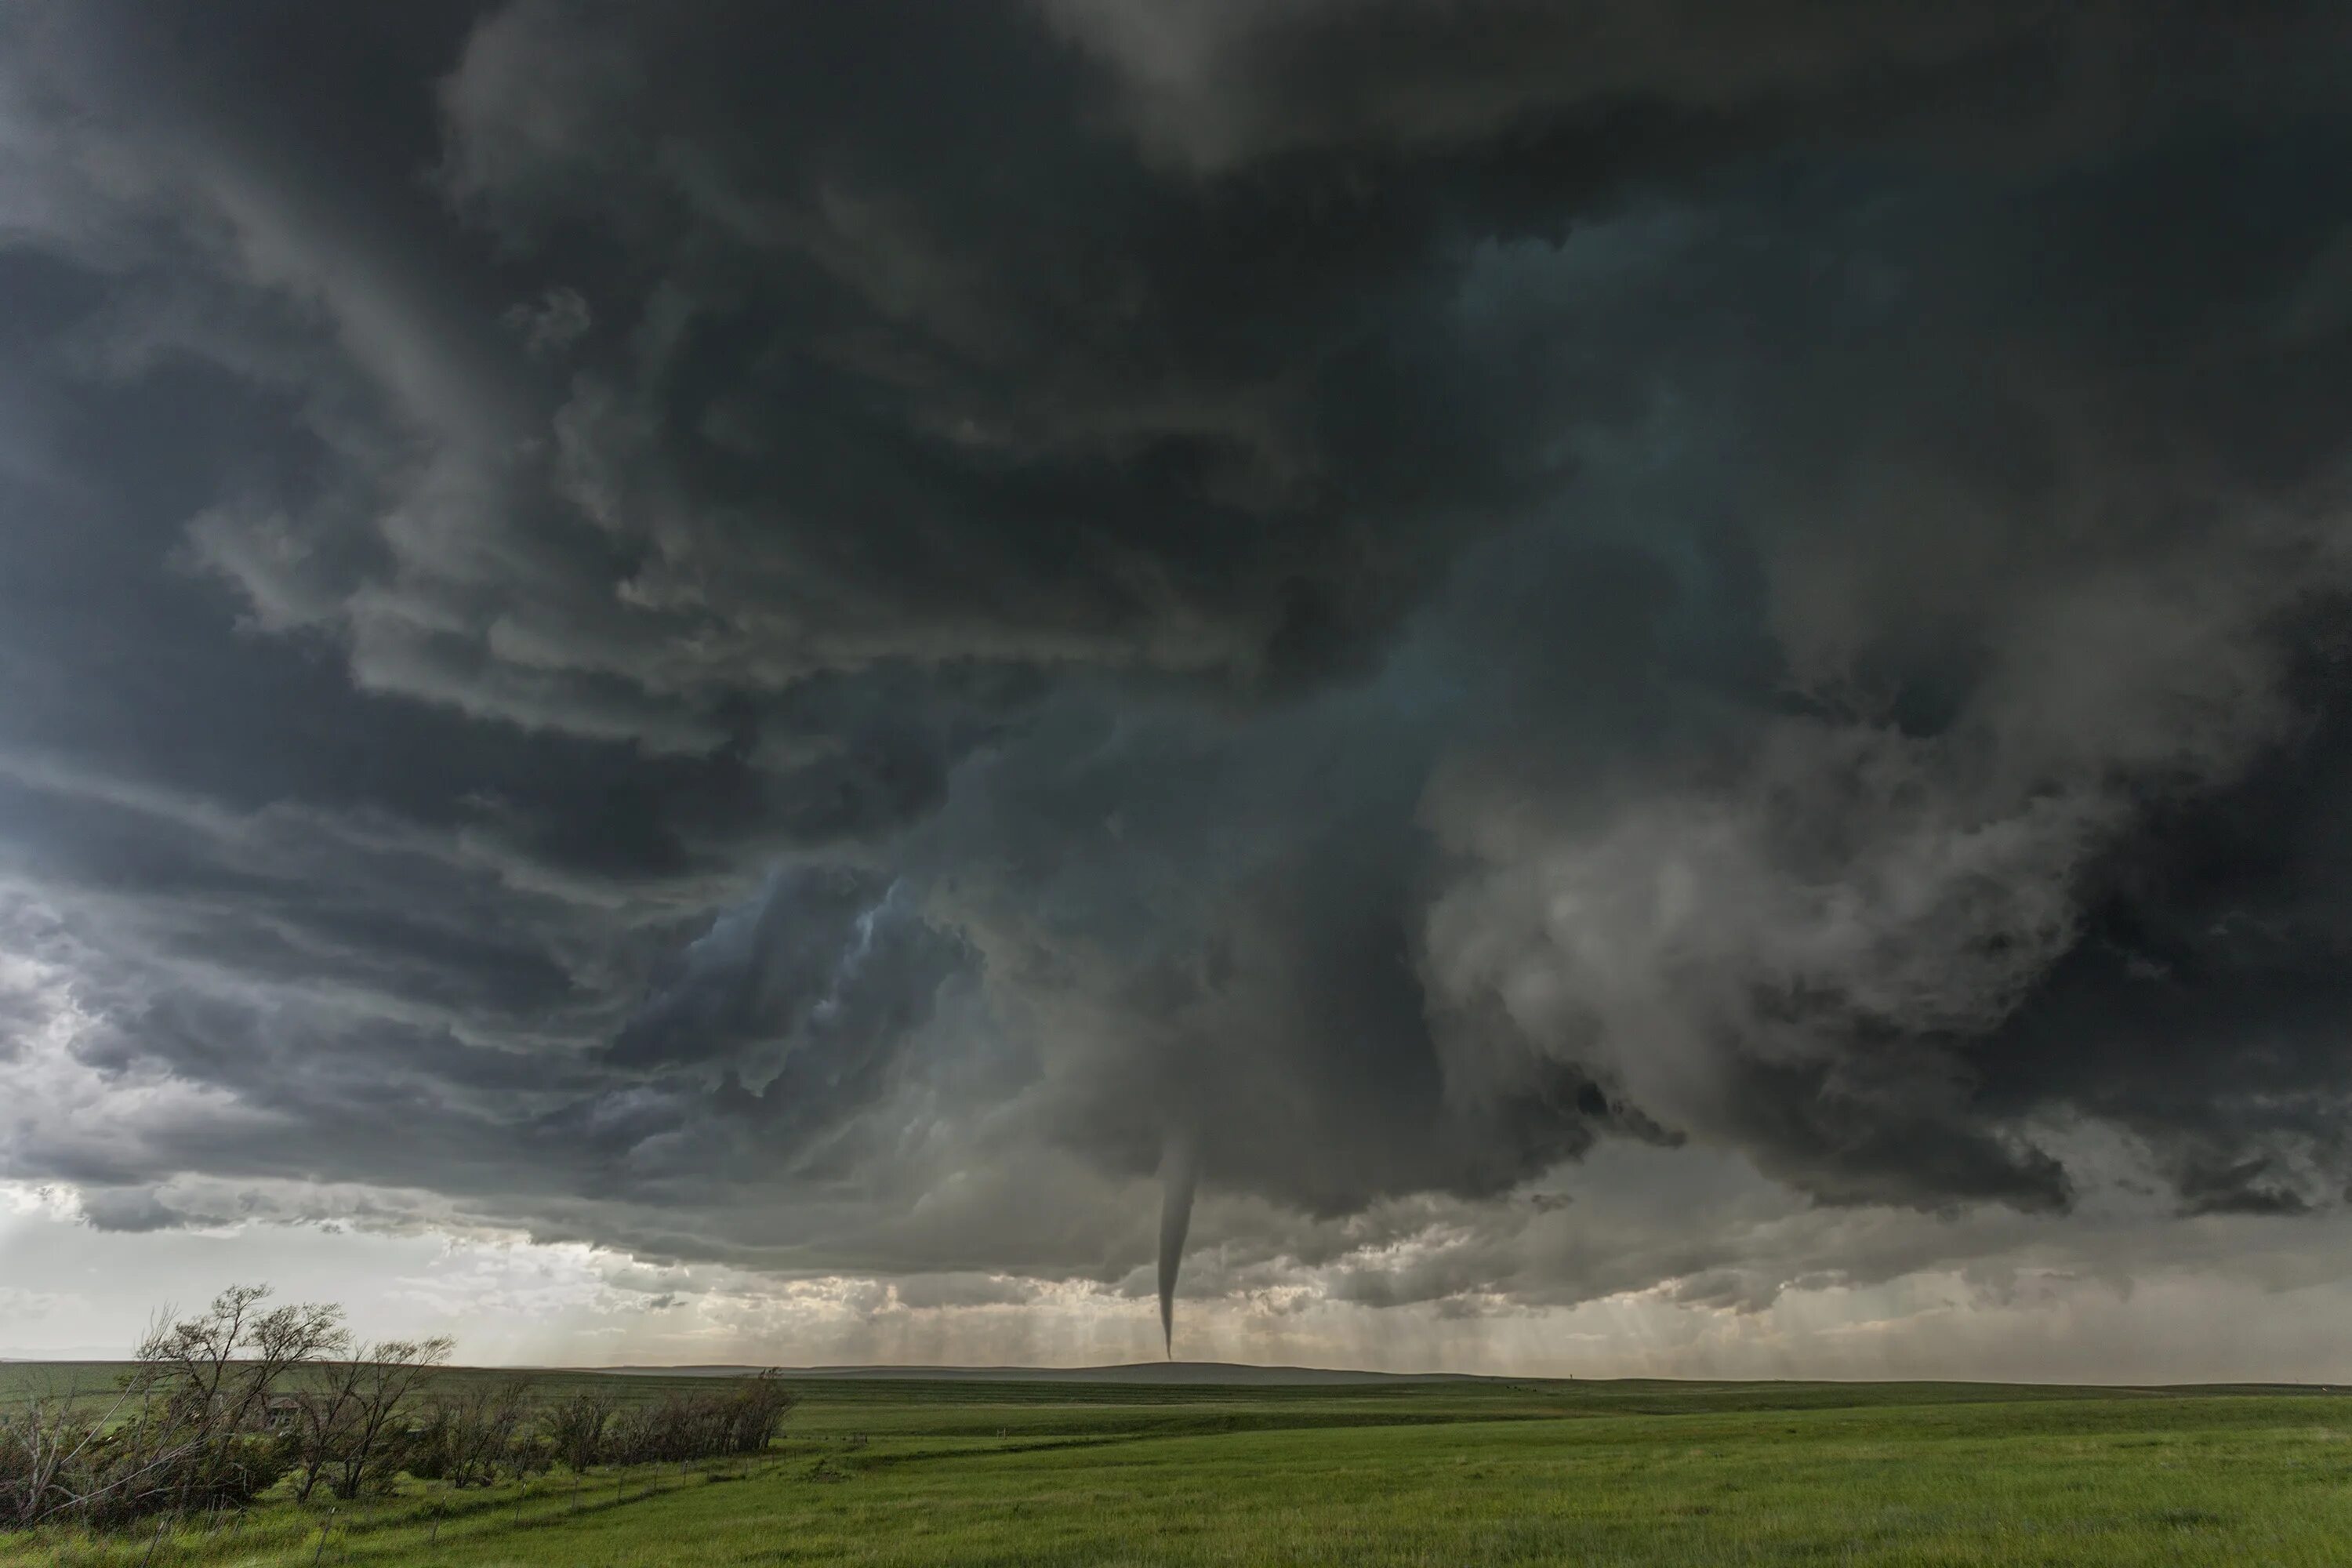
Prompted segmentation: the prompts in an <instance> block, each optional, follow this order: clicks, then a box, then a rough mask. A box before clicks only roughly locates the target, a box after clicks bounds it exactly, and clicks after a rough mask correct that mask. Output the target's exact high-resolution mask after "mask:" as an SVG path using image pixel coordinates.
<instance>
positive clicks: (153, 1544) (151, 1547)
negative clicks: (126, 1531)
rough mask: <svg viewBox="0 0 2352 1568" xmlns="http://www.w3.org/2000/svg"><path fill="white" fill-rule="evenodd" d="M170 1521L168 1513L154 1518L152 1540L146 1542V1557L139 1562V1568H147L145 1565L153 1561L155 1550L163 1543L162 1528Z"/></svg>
mask: <svg viewBox="0 0 2352 1568" xmlns="http://www.w3.org/2000/svg"><path fill="white" fill-rule="evenodd" d="M171 1521H172V1516H171V1515H170V1514H168V1513H166V1514H160V1515H158V1516H157V1517H156V1520H155V1536H154V1539H153V1540H152V1541H150V1542H147V1555H146V1556H144V1557H142V1558H141V1559H140V1560H139V1568H147V1564H149V1563H152V1562H153V1561H155V1548H157V1547H158V1546H161V1545H162V1544H163V1527H164V1526H165V1525H167V1524H169V1523H170V1522H171Z"/></svg>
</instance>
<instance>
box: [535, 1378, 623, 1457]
mask: <svg viewBox="0 0 2352 1568" xmlns="http://www.w3.org/2000/svg"><path fill="white" fill-rule="evenodd" d="M618 1408H619V1401H617V1400H615V1399H614V1397H613V1395H612V1394H608V1393H606V1392H605V1391H604V1390H603V1389H601V1388H583V1389H582V1390H580V1391H579V1392H578V1393H576V1394H573V1395H572V1397H571V1398H569V1399H567V1400H564V1401H563V1402H562V1404H560V1405H554V1406H552V1407H551V1408H550V1409H549V1411H548V1413H547V1439H548V1446H549V1447H551V1448H552V1449H553V1450H554V1452H555V1457H556V1458H559V1459H561V1460H562V1461H563V1462H564V1463H565V1464H566V1465H569V1466H570V1467H571V1468H572V1471H573V1473H574V1474H577V1473H578V1472H580V1471H582V1470H584V1469H586V1468H588V1467H589V1466H591V1465H593V1464H594V1463H596V1462H597V1461H598V1460H599V1459H601V1458H604V1450H605V1447H606V1436H607V1433H608V1432H609V1430H610V1428H611V1426H612V1424H613V1412H614V1410H616V1409H618Z"/></svg>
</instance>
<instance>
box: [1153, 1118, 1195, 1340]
mask: <svg viewBox="0 0 2352 1568" xmlns="http://www.w3.org/2000/svg"><path fill="white" fill-rule="evenodd" d="M1200 1175H1201V1167H1200V1162H1199V1160H1198V1159H1197V1157H1196V1151H1195V1149H1194V1147H1193V1143H1192V1137H1191V1136H1190V1135H1189V1134H1187V1133H1181V1132H1171V1133H1170V1134H1169V1136H1168V1142H1167V1143H1166V1144H1165V1145H1164V1146H1162V1148H1161V1150H1160V1339H1161V1341H1162V1342H1164V1345H1165V1348H1166V1350H1167V1352H1168V1359H1169V1360H1170V1361H1174V1360H1175V1359H1176V1269H1177V1267H1178V1265H1180V1264H1181V1263H1182V1262H1183V1261H1184V1234H1185V1232H1187V1231H1189V1230H1191V1229H1192V1188H1193V1186H1194V1185H1195V1184H1197V1183H1198V1182H1199V1180H1200Z"/></svg>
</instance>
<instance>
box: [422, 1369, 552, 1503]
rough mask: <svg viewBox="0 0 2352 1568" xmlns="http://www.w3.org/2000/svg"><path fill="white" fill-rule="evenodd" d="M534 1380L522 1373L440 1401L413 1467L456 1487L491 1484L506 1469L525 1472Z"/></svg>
mask: <svg viewBox="0 0 2352 1568" xmlns="http://www.w3.org/2000/svg"><path fill="white" fill-rule="evenodd" d="M530 1392H531V1384H530V1379H529V1378H522V1377H518V1378H511V1379H509V1380H507V1381H505V1382H502V1383H497V1384H482V1385H480V1386H478V1387H475V1388H472V1389H470V1390H468V1391H467V1392H466V1393H463V1394H458V1395H457V1396H456V1397H454V1398H445V1399H436V1400H435V1401H434V1402H433V1405H432V1408H431V1409H430V1410H429V1411H428V1412H427V1414H426V1415H425V1431H424V1434H423V1436H422V1441H421V1446H420V1452H419V1453H418V1455H417V1465H416V1466H412V1467H411V1468H415V1470H416V1473H417V1474H418V1475H420V1476H425V1475H428V1474H429V1475H430V1476H431V1477H433V1478H435V1479H440V1480H445V1481H447V1482H448V1483H449V1484H450V1485H451V1486H453V1487H474V1486H488V1485H489V1484H490V1483H491V1482H492V1481H494V1480H496V1479H498V1476H499V1471H500V1470H502V1469H512V1470H518V1471H519V1470H520V1469H521V1468H522V1465H523V1460H522V1456H521V1455H520V1451H519V1447H518V1444H517V1442H516V1438H517V1436H518V1435H519V1434H520V1432H521V1429H522V1424H523V1418H524V1416H525V1415H527V1414H529V1412H530ZM420 1467H421V1468H420Z"/></svg>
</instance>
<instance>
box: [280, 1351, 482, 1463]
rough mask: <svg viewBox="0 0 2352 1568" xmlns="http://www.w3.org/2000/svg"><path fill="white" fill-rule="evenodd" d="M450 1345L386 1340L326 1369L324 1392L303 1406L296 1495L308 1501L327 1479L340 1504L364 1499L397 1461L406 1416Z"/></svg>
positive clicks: (305, 1397)
mask: <svg viewBox="0 0 2352 1568" xmlns="http://www.w3.org/2000/svg"><path fill="white" fill-rule="evenodd" d="M451 1344H452V1341H451V1340H450V1339H449V1338H448V1336H446V1334H445V1335H442V1336H440V1337H438V1338H435V1339H429V1340H381V1341H378V1342H376V1343H374V1344H373V1345H370V1346H368V1347H367V1349H366V1350H364V1351H362V1352H355V1353H354V1354H352V1356H350V1357H349V1358H348V1359H346V1360H343V1361H340V1362H336V1363H331V1365H330V1367H329V1368H328V1376H327V1379H326V1382H325V1384H324V1386H322V1387H320V1388H318V1389H314V1390H312V1391H310V1392H308V1393H306V1394H303V1395H302V1397H301V1401H300V1405H299V1419H300V1421H301V1449H302V1452H301V1459H300V1462H299V1468H298V1469H297V1471H296V1474H295V1480H294V1495H295V1496H296V1497H297V1498H298V1499H300V1500H306V1501H307V1500H309V1498H310V1492H311V1490H312V1489H313V1488H315V1487H316V1486H317V1485H318V1483H319V1480H320V1478H321V1477H322V1476H323V1477H325V1478H326V1479H327V1480H328V1484H329V1485H330V1486H331V1488H332V1489H333V1491H334V1494H335V1495H336V1496H337V1497H339V1498H343V1499H347V1500H348V1499H351V1498H355V1497H357V1496H359V1495H360V1492H361V1490H362V1489H363V1488H364V1487H365V1486H366V1485H367V1484H368V1482H369V1481H370V1480H371V1479H375V1478H377V1477H379V1476H380V1475H381V1474H382V1473H383V1468H384V1467H385V1466H386V1464H388V1463H389V1462H390V1461H391V1459H392V1457H393V1454H394V1450H395V1447H396V1443H395V1439H397V1438H398V1437H400V1436H404V1435H405V1430H404V1427H403V1426H402V1424H401V1415H402V1411H403V1409H404V1406H405V1405H406V1404H407V1402H408V1399H409V1396H410V1395H412V1394H415V1392H416V1388H417V1385H418V1384H421V1383H422V1382H423V1381H424V1380H425V1374H426V1373H428V1372H430V1371H431V1370H432V1369H433V1368H434V1367H436V1366H439V1365H440V1364H442V1363H444V1362H446V1361H447V1360H448V1359H449V1350H450V1346H451Z"/></svg>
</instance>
